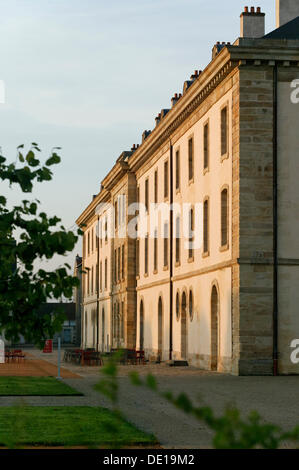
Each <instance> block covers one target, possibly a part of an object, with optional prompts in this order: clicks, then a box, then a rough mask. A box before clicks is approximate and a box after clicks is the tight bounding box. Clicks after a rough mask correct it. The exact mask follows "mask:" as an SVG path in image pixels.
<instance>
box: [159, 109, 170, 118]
mask: <svg viewBox="0 0 299 470" xmlns="http://www.w3.org/2000/svg"><path fill="white" fill-rule="evenodd" d="M168 112H169V109H162V110H161V119H164V118H165V116H166V114H167V113H168Z"/></svg>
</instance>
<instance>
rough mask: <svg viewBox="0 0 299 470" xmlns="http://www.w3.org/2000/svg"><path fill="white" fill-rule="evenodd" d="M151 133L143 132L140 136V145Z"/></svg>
mask: <svg viewBox="0 0 299 470" xmlns="http://www.w3.org/2000/svg"><path fill="white" fill-rule="evenodd" d="M151 132H152V131H144V132H143V134H142V143H143V142H144V141H145V140H146V139H147V138H148V136H149V135H150V133H151Z"/></svg>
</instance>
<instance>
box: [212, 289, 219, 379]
mask: <svg viewBox="0 0 299 470" xmlns="http://www.w3.org/2000/svg"><path fill="white" fill-rule="evenodd" d="M218 356H219V295H218V289H217V287H216V285H215V284H214V285H213V287H212V294H211V370H218Z"/></svg>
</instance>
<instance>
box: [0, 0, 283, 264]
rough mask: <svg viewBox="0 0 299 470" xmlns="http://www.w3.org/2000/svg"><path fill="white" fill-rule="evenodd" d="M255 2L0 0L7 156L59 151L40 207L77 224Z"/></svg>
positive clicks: (269, 3) (1, 135)
mask: <svg viewBox="0 0 299 470" xmlns="http://www.w3.org/2000/svg"><path fill="white" fill-rule="evenodd" d="M252 3H253V4H254V5H255V6H261V7H262V11H264V12H266V32H268V31H271V30H273V29H275V19H274V13H275V0H259V1H258V2H252ZM252 3H250V4H248V3H246V2H245V1H241V2H240V1H237V0H226V1H219V0H218V1H213V0H210V1H205V0H110V1H107V0H80V1H79V0H0V80H4V82H5V87H6V103H5V104H0V146H1V147H2V151H3V154H4V155H5V156H7V157H8V158H9V159H11V160H15V155H16V151H15V148H16V147H17V146H18V145H19V144H21V143H25V144H30V143H31V142H38V143H39V145H40V146H41V148H42V149H43V150H44V151H45V152H44V156H45V157H46V156H47V155H48V153H49V151H50V149H51V148H52V147H53V146H61V147H62V151H61V156H62V159H63V162H62V164H61V165H59V166H57V167H54V169H55V177H54V181H53V182H51V183H44V184H43V185H40V186H39V187H38V188H37V190H36V191H35V193H34V196H36V197H38V198H39V199H40V200H41V202H42V203H43V206H42V208H43V210H45V211H46V212H47V213H48V214H49V215H50V214H51V215H54V214H55V215H58V216H59V217H61V218H62V219H63V223H64V225H65V226H66V227H67V228H69V227H71V226H73V224H74V222H75V219H76V218H77V217H78V215H79V214H80V213H81V212H82V210H83V209H84V208H85V207H86V205H87V204H88V203H89V202H90V200H91V197H92V195H93V194H96V193H98V191H99V185H100V181H101V180H102V179H103V177H104V176H105V174H106V173H107V171H108V170H109V169H110V168H111V166H112V165H113V164H114V162H115V160H116V159H117V157H118V156H119V155H120V154H121V152H122V151H123V150H129V149H130V148H131V147H132V144H134V143H140V140H141V134H142V132H143V130H145V129H152V128H153V127H154V118H155V116H156V115H157V114H158V113H159V112H160V110H161V109H162V108H168V107H170V99H171V97H172V95H173V94H174V93H175V92H181V91H182V86H183V82H184V81H185V80H187V79H189V77H190V75H191V74H192V73H193V71H194V70H195V69H204V68H205V66H206V65H207V64H208V63H209V61H210V60H211V50H212V47H213V45H214V44H215V42H217V41H221V42H222V41H231V42H233V41H234V40H235V39H236V38H237V37H238V36H239V31H240V18H239V15H240V13H241V11H243V9H244V6H245V5H248V6H251V5H252ZM12 191H13V194H11V196H12V197H16V191H15V190H12ZM79 251H80V247H78V248H77V249H76V250H75V252H74V253H73V254H72V255H71V256H69V257H68V259H67V261H68V262H70V263H71V264H73V262H74V257H75V254H76V252H79ZM63 261H65V260H63ZM59 264H61V260H57V259H55V260H54V261H52V262H51V263H49V266H51V267H56V266H57V265H59Z"/></svg>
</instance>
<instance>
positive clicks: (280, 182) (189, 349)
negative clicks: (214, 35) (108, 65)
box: [77, 0, 299, 375]
mask: <svg viewBox="0 0 299 470" xmlns="http://www.w3.org/2000/svg"><path fill="white" fill-rule="evenodd" d="M277 8H278V15H277V21H278V25H277V26H278V28H277V29H276V30H275V31H273V32H272V33H270V34H268V35H265V14H264V13H262V12H261V11H260V9H259V8H258V9H257V10H255V9H254V8H251V10H250V11H249V9H248V8H247V7H246V8H245V11H244V12H243V13H242V14H241V37H240V38H238V39H237V40H236V41H235V42H234V43H233V44H230V43H222V44H220V43H217V44H216V45H215V46H214V48H213V52H212V61H211V62H210V63H209V65H208V66H207V67H206V68H205V70H204V71H196V72H195V73H194V74H193V75H192V76H191V77H190V80H188V81H186V82H185V83H184V87H183V93H182V95H175V96H174V97H173V98H172V100H171V103H172V107H171V109H163V110H162V111H161V113H159V115H158V116H157V118H156V126H155V128H154V129H153V130H152V131H151V132H145V133H144V134H143V137H142V143H141V145H140V146H137V147H136V146H134V147H133V148H132V149H131V151H130V152H125V153H123V154H122V155H121V157H120V158H119V159H118V160H117V162H116V164H115V166H114V167H113V169H112V170H111V172H110V173H109V174H108V175H107V177H106V178H105V179H104V180H103V182H102V186H101V191H100V192H99V194H98V195H97V196H96V197H95V198H94V199H93V201H92V202H91V204H90V205H89V206H88V208H87V209H86V210H85V211H84V213H83V214H82V215H81V216H80V217H79V219H78V220H77V223H78V224H79V225H81V226H83V230H84V244H83V246H84V248H83V265H84V268H85V269H86V270H87V273H86V274H85V288H84V301H83V304H84V318H85V320H84V322H83V323H84V325H83V330H84V332H83V336H84V338H85V339H84V341H83V344H84V345H85V346H90V345H93V344H98V345H100V346H101V345H104V342H103V341H102V342H101V341H100V340H99V338H100V337H102V336H101V335H103V337H104V338H105V348H112V347H128V348H131V347H136V348H137V349H141V350H144V351H145V353H146V356H147V358H148V359H149V360H158V361H165V360H169V359H170V360H171V359H172V360H173V359H178V360H180V359H183V360H187V361H188V363H189V364H192V365H195V366H198V367H201V368H203V369H207V370H217V371H219V372H230V373H233V374H238V375H243V374H246V375H247V374H267V375H271V374H276V373H281V374H288V373H298V372H299V366H298V364H294V363H293V362H292V361H291V360H290V344H291V342H292V340H293V339H295V338H296V337H299V336H298V335H299V319H298V318H299V317H298V315H297V311H296V305H297V303H298V300H299V299H298V300H297V297H298V295H299V294H298V291H299V289H298V285H299V284H298V282H299V260H298V256H297V251H298V249H299V242H298V233H299V226H298V218H297V217H296V216H297V206H298V204H299V202H298V201H299V193H298V185H297V183H296V178H297V175H298V163H297V161H298V158H297V154H298V149H299V135H298V132H297V130H296V125H295V124H294V123H296V122H297V119H298V117H299V104H298V102H299V99H297V96H298V95H299V93H297V94H296V86H297V88H298V83H299V5H297V2H295V1H294V2H292V1H291V0H287V1H285V2H283V1H282V0H281V1H280V2H278V5H277ZM290 12H291V13H290ZM287 13H288V14H287ZM290 15H291V16H290ZM122 195H125V198H124V201H125V202H120V201H121V197H120V196H122ZM101 201H105V203H107V205H108V206H109V208H110V209H109V210H110V211H111V214H112V215H111V214H110V217H109V219H110V224H111V226H112V228H111V230H110V234H109V236H108V237H107V240H106V241H105V243H104V241H103V236H104V239H105V236H106V235H103V233H102V229H101V230H100V233H101V235H100V237H98V241H95V238H94V237H95V233H96V226H97V225H99V224H100V226H101V227H103V223H104V224H105V222H103V217H104V212H103V211H104V207H105V206H103V207H102V206H101V208H100V210H99V209H97V208H98V206H99V204H100V202H101ZM134 202H138V207H137V209H136V208H134V207H132V204H133V203H134ZM101 211H102V212H101ZM111 220H112V222H111ZM132 225H134V226H135V227H136V226H137V231H136V230H135V232H134V233H135V235H134V236H133V233H131V231H132ZM121 227H123V230H120V229H121ZM111 231H112V232H113V233H111ZM106 234H107V230H106ZM90 239H93V240H94V242H93V245H92V242H91V241H89V240H90ZM86 247H89V248H88V249H87V248H86ZM92 247H93V248H92ZM97 247H98V248H97ZM105 260H107V276H106V278H107V279H108V278H109V281H107V283H108V284H107V285H109V288H108V287H107V290H106V291H105V296H104V297H103V298H102V297H101V295H100V294H101V292H102V291H101V290H100V288H99V289H98V291H99V292H95V291H96V287H94V286H95V285H96V284H97V285H101V281H98V282H97V281H96V279H97V278H99V279H101V276H102V274H101V273H102V272H103V263H104V262H105ZM91 285H93V287H91ZM102 305H104V310H105V318H106V320H105V325H104V323H101V321H102V320H101V318H102V317H101V314H100V312H101V309H102ZM92 312H96V314H92ZM95 325H97V326H95ZM101 325H104V326H101ZM96 330H97V331H98V332H99V333H98V335H96V334H95V331H96ZM104 331H105V334H104V333H103V332H104ZM108 332H109V333H108Z"/></svg>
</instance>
